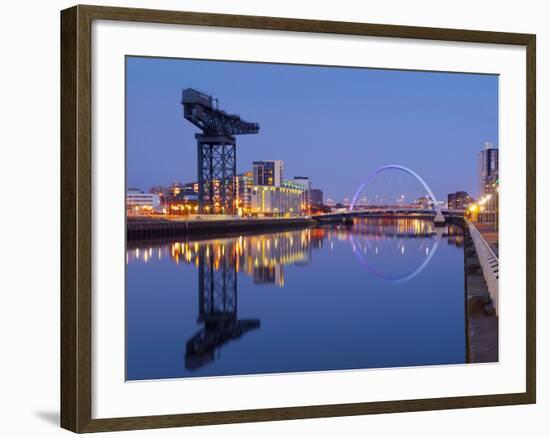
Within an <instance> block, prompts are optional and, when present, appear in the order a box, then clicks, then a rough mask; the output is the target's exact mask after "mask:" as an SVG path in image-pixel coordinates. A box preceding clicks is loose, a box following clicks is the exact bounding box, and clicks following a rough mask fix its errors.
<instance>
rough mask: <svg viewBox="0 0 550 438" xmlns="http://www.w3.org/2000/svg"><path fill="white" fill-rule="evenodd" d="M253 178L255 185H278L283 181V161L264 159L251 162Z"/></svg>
mask: <svg viewBox="0 0 550 438" xmlns="http://www.w3.org/2000/svg"><path fill="white" fill-rule="evenodd" d="M252 168H253V174H254V180H253V184H254V185H256V186H275V187H280V186H281V184H282V182H283V161H282V160H266V161H254V162H252Z"/></svg>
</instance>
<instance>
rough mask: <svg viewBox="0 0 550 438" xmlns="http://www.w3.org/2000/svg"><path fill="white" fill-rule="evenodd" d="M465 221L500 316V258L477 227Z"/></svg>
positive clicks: (494, 305) (496, 311)
mask: <svg viewBox="0 0 550 438" xmlns="http://www.w3.org/2000/svg"><path fill="white" fill-rule="evenodd" d="M465 220H466V224H467V225H468V230H469V231H470V236H472V241H473V242H474V247H475V249H476V253H477V257H478V259H479V264H480V265H481V270H482V272H483V277H484V278H485V282H486V283H487V288H488V289H489V295H490V296H491V300H492V301H493V307H494V308H495V313H496V315H497V316H498V277H499V275H498V269H499V263H498V256H497V255H496V254H495V253H494V251H493V250H492V249H491V247H490V246H489V244H488V243H487V241H486V240H485V239H484V238H483V236H482V235H481V233H480V232H479V230H478V229H477V228H476V226H475V225H474V224H473V223H472V222H470V221H469V220H468V219H465Z"/></svg>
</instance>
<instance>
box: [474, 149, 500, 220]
mask: <svg viewBox="0 0 550 438" xmlns="http://www.w3.org/2000/svg"><path fill="white" fill-rule="evenodd" d="M479 164H480V174H479V176H480V194H479V198H480V199H485V200H486V203H485V205H484V206H483V210H482V211H481V214H480V215H479V218H480V219H479V220H480V221H483V222H494V223H495V226H497V223H498V182H499V178H498V168H499V162H498V148H495V147H493V145H492V144H491V143H489V142H486V143H485V145H484V149H483V150H482V151H481V152H480V158H479Z"/></svg>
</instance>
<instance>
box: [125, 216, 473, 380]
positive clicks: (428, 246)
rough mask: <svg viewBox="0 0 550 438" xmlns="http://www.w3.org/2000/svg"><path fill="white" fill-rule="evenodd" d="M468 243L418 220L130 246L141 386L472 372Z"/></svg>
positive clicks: (130, 371)
mask: <svg viewBox="0 0 550 438" xmlns="http://www.w3.org/2000/svg"><path fill="white" fill-rule="evenodd" d="M462 246H463V237H462V234H461V231H460V229H459V228H457V227H454V226H452V225H449V226H447V227H444V228H435V227H434V226H433V223H431V222H429V221H423V220H417V219H399V220H398V219H362V220H357V221H356V222H355V224H354V225H353V226H348V227H334V226H331V227H322V228H314V229H305V230H297V231H285V232H279V233H270V234H258V235H246V236H240V237H235V238H218V239H211V240H201V241H189V242H186V241H167V242H162V243H155V244H135V243H132V242H129V243H128V250H127V255H126V257H127V272H126V285H127V286H126V287H127V289H126V306H127V308H126V326H127V327H126V336H127V338H126V359H127V370H126V372H127V379H128V380H141V379H162V378H174V377H198V376H222V375H236V374H257V373H282V372H303V371H320V370H340V369H354V368H379V367H400V366H419V365H434V364H457V363H464V362H465V359H466V357H465V351H466V339H465V309H464V259H463V257H464V255H463V247H462Z"/></svg>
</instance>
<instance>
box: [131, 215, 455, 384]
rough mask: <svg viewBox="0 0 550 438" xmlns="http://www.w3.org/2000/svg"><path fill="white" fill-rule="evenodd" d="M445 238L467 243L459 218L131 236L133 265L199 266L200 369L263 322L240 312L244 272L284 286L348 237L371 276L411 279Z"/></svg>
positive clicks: (191, 348) (194, 354)
mask: <svg viewBox="0 0 550 438" xmlns="http://www.w3.org/2000/svg"><path fill="white" fill-rule="evenodd" d="M442 240H444V241H445V242H446V243H447V244H448V245H452V246H455V247H461V246H462V245H463V235H462V230H461V228H459V227H456V226H454V225H447V226H445V227H443V228H440V227H438V228H436V227H434V224H433V222H431V221H425V220H421V219H391V218H379V219H374V218H369V219H355V222H354V224H353V225H347V226H344V225H342V226H324V227H319V228H313V229H302V230H294V231H285V232H277V233H271V234H262V235H245V236H239V237H234V238H219V239H210V240H202V241H193V242H183V241H182V242H170V243H162V244H151V245H143V244H137V245H135V246H134V245H132V244H131V243H129V245H128V249H127V254H126V260H127V264H129V265H135V264H143V263H145V264H147V263H150V262H155V261H157V262H158V261H161V262H165V261H168V260H169V261H170V263H175V264H176V265H178V264H183V265H187V266H191V267H194V268H196V269H197V270H198V312H197V315H198V317H197V322H198V324H199V325H200V327H199V329H198V331H196V332H195V333H194V334H192V335H191V336H190V337H189V338H188V340H187V342H186V344H185V368H186V369H188V370H190V371H191V372H192V371H193V370H197V369H200V368H202V367H205V366H206V365H207V364H210V363H212V362H214V361H215V360H216V357H217V356H216V353H218V356H219V352H220V349H221V348H222V347H223V346H224V345H226V344H228V343H229V342H231V341H232V340H236V339H239V338H241V337H242V336H244V335H246V334H247V333H249V332H253V331H258V330H260V329H261V321H260V318H259V317H255V315H245V316H247V318H241V317H240V315H239V312H238V310H239V307H238V293H237V292H238V278H240V276H242V275H244V276H245V277H249V278H250V279H251V282H252V284H253V285H254V286H255V287H261V286H262V285H272V286H275V287H278V288H284V287H285V285H286V282H287V279H286V278H285V268H286V267H288V266H307V265H309V264H310V263H314V258H315V256H314V252H315V251H316V250H320V249H323V248H324V250H323V252H328V253H329V254H330V252H331V251H333V249H334V245H335V244H339V245H340V246H341V245H342V244H343V245H344V246H347V248H348V251H351V252H352V253H353V254H354V256H355V258H354V259H355V261H356V262H355V263H356V264H357V265H358V266H360V267H361V269H364V271H363V272H364V273H366V274H367V276H368V275H373V276H376V277H378V278H379V279H380V280H382V281H388V282H390V283H391V282H401V283H403V282H407V281H411V280H413V279H414V278H415V277H416V276H418V275H419V274H420V273H421V272H422V270H423V269H424V268H426V266H427V265H428V264H429V263H430V260H431V259H432V257H433V256H434V254H435V253H436V251H437V248H438V245H439V243H440V242H441V241H442ZM411 254H414V256H413V257H411V256H410V255H411ZM405 255H407V256H406V257H405ZM325 256H326V254H325ZM400 259H401V260H400ZM334 262H335V264H337V261H336V260H335V261H334ZM306 275H307V273H306ZM311 292H312V293H314V292H315V291H313V290H312V291H311ZM128 293H131V291H128ZM256 316H258V315H256ZM127 317H130V316H127ZM343 317H344V318H345V317H346V316H345V315H343ZM357 367H361V364H358V366H357ZM320 369H323V367H322V364H320ZM273 371H277V370H273ZM280 371H281V372H282V371H285V370H280ZM258 372H261V370H259V371H258ZM215 375H219V374H215ZM158 377H159V376H150V377H149V378H158Z"/></svg>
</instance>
